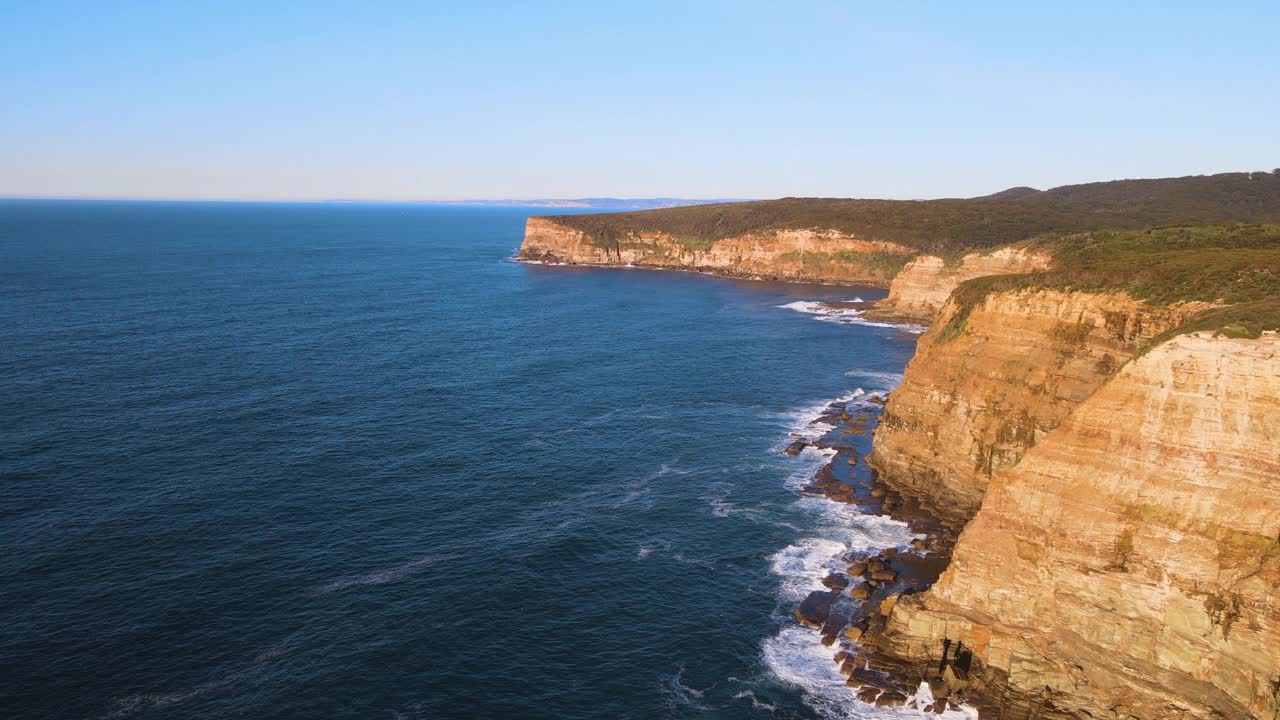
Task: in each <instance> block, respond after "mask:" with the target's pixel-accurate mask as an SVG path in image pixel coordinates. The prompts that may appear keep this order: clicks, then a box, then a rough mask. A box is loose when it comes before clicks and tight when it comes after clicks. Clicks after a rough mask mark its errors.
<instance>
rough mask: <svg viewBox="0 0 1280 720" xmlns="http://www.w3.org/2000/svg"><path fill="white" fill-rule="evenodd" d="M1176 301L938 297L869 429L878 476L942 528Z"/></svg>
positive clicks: (962, 516)
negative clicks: (932, 316)
mask: <svg viewBox="0 0 1280 720" xmlns="http://www.w3.org/2000/svg"><path fill="white" fill-rule="evenodd" d="M1191 310H1192V308H1191V307H1188V306H1185V305H1184V306H1170V307H1164V306H1154V305H1149V304H1147V303H1143V302H1140V301H1137V300H1134V299H1133V298H1131V297H1129V296H1127V295H1124V294H1122V293H1109V294H1089V293H1072V292H1062V291H1057V290H1041V289H1026V290H1019V291H1015V292H1005V293H997V294H993V295H991V296H989V297H986V298H984V299H982V300H981V301H980V302H978V303H977V304H976V305H975V306H974V307H972V308H966V307H964V306H962V305H961V304H960V303H958V302H956V301H954V300H953V301H951V302H949V303H948V304H947V305H946V307H945V308H944V310H943V313H942V316H941V317H940V318H939V319H938V321H937V322H935V323H934V324H933V326H932V327H931V329H930V330H929V331H928V332H927V333H926V334H925V335H924V336H923V337H921V339H920V342H919V345H918V346H917V350H916V355H915V357H914V358H913V359H912V360H911V362H910V364H908V365H907V369H906V372H905V374H904V378H903V382H902V385H901V386H900V387H899V388H898V389H897V390H896V391H895V392H894V393H893V395H892V396H891V397H890V399H889V403H888V405H887V407H886V408H885V413H884V416H883V417H882V418H881V420H880V426H879V428H878V429H877V431H876V437H875V447H874V450H873V451H872V453H871V454H870V455H869V456H868V462H869V463H870V464H871V465H872V467H874V468H875V469H876V471H877V473H878V474H879V478H880V480H881V482H883V483H884V484H886V485H888V486H889V487H890V488H892V489H894V490H897V491H898V492H901V493H903V494H905V495H909V496H912V497H914V498H916V499H918V500H919V501H920V502H921V504H922V505H923V506H924V507H925V508H927V509H929V510H930V511H931V512H933V513H934V514H935V515H937V516H938V518H939V519H941V520H943V521H944V522H946V523H947V524H948V525H950V526H952V527H954V528H957V529H958V528H960V527H962V526H963V525H964V523H965V522H966V521H967V520H968V519H969V518H971V517H972V516H973V514H974V513H975V512H977V510H978V506H979V505H980V504H981V502H982V498H983V495H984V494H985V493H986V488H987V483H988V482H989V481H990V479H991V477H992V476H993V474H995V473H997V472H999V471H1000V470H1003V469H1005V468H1008V467H1011V466H1012V465H1014V464H1015V463H1016V462H1018V460H1019V459H1020V458H1021V457H1022V455H1023V453H1024V452H1026V450H1027V449H1028V448H1030V447H1032V446H1033V445H1035V444H1036V442H1037V441H1038V440H1039V439H1040V438H1041V437H1043V436H1044V435H1045V434H1046V433H1048V432H1049V431H1051V430H1053V429H1054V428H1055V427H1057V426H1058V424H1059V423H1061V422H1062V420H1063V418H1065V417H1066V415H1067V414H1068V413H1070V412H1071V411H1072V410H1074V409H1075V407H1076V406H1077V405H1079V404H1080V403H1081V402H1083V401H1084V400H1085V399H1087V398H1088V397H1089V396H1090V395H1091V394H1093V392H1094V391H1095V390H1097V389H1098V388H1099V387H1100V386H1101V385H1102V384H1103V383H1104V382H1105V381H1106V380H1108V379H1110V378H1111V376H1112V375H1113V374H1114V373H1115V372H1116V371H1117V370H1118V369H1119V368H1120V367H1121V366H1122V365H1123V364H1124V363H1125V362H1126V361H1128V360H1129V359H1130V358H1131V357H1133V356H1134V355H1135V354H1136V353H1137V352H1138V350H1139V349H1140V348H1141V347H1142V346H1143V345H1144V344H1146V343H1147V342H1148V341H1149V340H1150V339H1151V338H1152V337H1154V336H1155V335H1158V334H1160V333H1161V332H1164V331H1165V330H1168V329H1170V328H1172V327H1174V326H1176V325H1177V324H1179V323H1180V322H1181V321H1182V320H1183V319H1184V318H1185V317H1186V316H1187V315H1188V314H1189V312H1190V311H1191Z"/></svg>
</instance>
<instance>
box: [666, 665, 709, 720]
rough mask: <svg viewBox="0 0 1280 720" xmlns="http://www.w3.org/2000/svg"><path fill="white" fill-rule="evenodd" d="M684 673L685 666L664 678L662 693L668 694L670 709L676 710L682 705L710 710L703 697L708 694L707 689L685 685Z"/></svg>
mask: <svg viewBox="0 0 1280 720" xmlns="http://www.w3.org/2000/svg"><path fill="white" fill-rule="evenodd" d="M683 675H684V667H683V666H681V668H680V669H679V670H677V671H676V672H675V674H674V675H671V676H668V677H665V678H663V680H662V693H663V695H665V696H666V700H667V707H668V709H670V710H676V709H677V708H680V707H689V708H693V709H695V710H709V709H710V708H708V707H707V706H706V704H704V703H703V702H702V697H703V695H705V694H706V690H699V689H698V688H695V687H690V686H688V685H685V684H684V682H683V680H682V679H681V676H683ZM709 689H710V688H708V690H709Z"/></svg>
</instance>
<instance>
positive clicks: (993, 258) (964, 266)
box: [866, 247, 1053, 323]
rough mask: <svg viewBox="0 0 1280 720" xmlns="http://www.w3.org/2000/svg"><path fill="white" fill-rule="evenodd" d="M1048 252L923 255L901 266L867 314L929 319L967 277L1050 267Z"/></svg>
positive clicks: (1016, 250) (1007, 250)
mask: <svg viewBox="0 0 1280 720" xmlns="http://www.w3.org/2000/svg"><path fill="white" fill-rule="evenodd" d="M1052 264H1053V258H1052V256H1050V254H1049V253H1048V252H1045V251H1039V252H1031V251H1028V250H1025V249H1022V248H1016V247H1004V248H999V249H997V250H994V251H991V252H972V253H968V254H967V255H965V256H964V257H962V258H960V260H959V261H958V262H956V263H948V262H946V261H945V260H944V259H943V258H941V257H938V256H937V255H921V256H919V257H917V258H915V259H914V260H912V261H911V262H909V263H907V264H906V266H905V267H903V268H902V272H900V273H898V275H897V276H895V277H894V278H893V282H892V283H891V284H890V285H889V296H888V297H886V298H885V299H883V300H881V301H880V302H878V303H876V306H875V308H873V309H872V310H871V311H869V312H868V313H867V314H866V317H868V318H874V319H880V320H899V321H906V322H926V323H927V322H929V321H930V320H933V319H934V318H935V317H937V315H938V313H939V312H940V311H941V310H942V307H943V305H945V304H946V302H947V298H948V297H950V296H951V292H952V291H953V290H955V289H956V286H958V285H959V284H960V283H962V282H964V281H965V280H972V279H974V278H978V277H984V276H987V275H1006V274H1014V273H1029V272H1035V271H1037V270H1045V269H1048V268H1049V267H1050V266H1051V265H1052Z"/></svg>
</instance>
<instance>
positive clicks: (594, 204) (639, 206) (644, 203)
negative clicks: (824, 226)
mask: <svg viewBox="0 0 1280 720" xmlns="http://www.w3.org/2000/svg"><path fill="white" fill-rule="evenodd" d="M749 199H750V198H715V199H710V200H694V199H690V198H594V197H593V198H559V199H557V198H545V199H538V200H512V199H505V200H424V201H421V203H420V204H423V205H483V206H487V207H539V208H618V209H625V210H657V209H660V208H673V207H688V206H690V205H716V204H718V203H732V202H746V201H748V200H749Z"/></svg>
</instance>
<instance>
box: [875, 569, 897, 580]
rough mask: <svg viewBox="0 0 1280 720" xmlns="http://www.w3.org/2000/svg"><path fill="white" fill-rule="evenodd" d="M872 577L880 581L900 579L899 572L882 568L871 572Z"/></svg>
mask: <svg viewBox="0 0 1280 720" xmlns="http://www.w3.org/2000/svg"><path fill="white" fill-rule="evenodd" d="M871 579H872V580H879V581H880V582H893V581H894V580H897V579H898V573H896V572H894V571H892V570H880V571H879V572H873V573H871Z"/></svg>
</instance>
